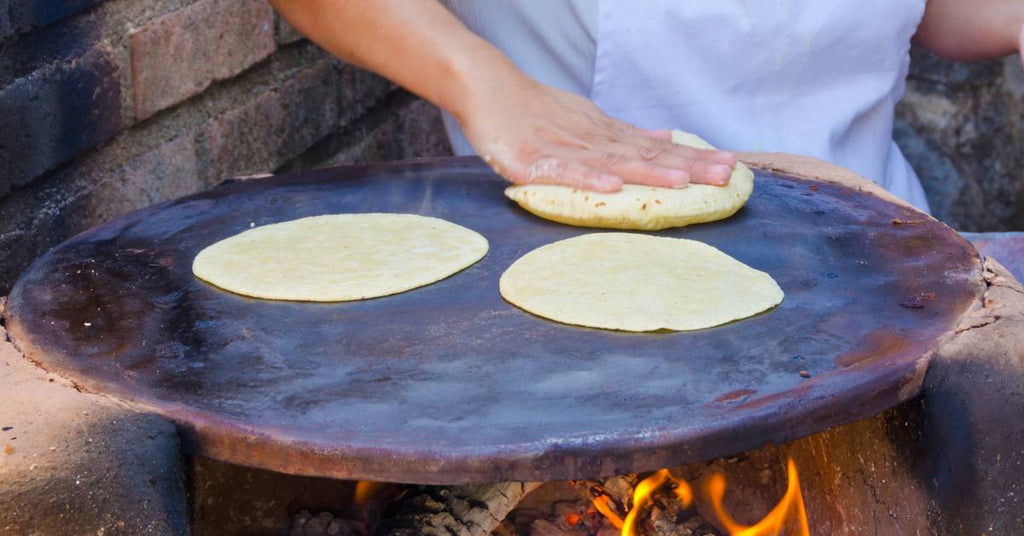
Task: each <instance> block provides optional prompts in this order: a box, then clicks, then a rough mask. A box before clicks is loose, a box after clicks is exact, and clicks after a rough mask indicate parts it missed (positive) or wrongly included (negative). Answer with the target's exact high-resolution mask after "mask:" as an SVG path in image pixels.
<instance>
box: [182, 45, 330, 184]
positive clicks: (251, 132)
mask: <svg viewBox="0 0 1024 536" xmlns="http://www.w3.org/2000/svg"><path fill="white" fill-rule="evenodd" d="M336 86H337V73H336V72H335V70H334V68H333V67H332V65H331V62H330V61H329V60H322V61H321V62H319V63H317V64H316V65H314V66H312V67H309V68H307V69H303V70H301V71H299V72H297V73H296V74H295V75H294V76H293V77H292V78H291V79H289V80H287V81H286V82H284V83H283V84H281V85H280V86H279V87H278V88H276V89H271V90H270V91H266V92H264V93H262V94H260V95H259V96H257V97H255V98H253V99H251V100H250V101H249V102H247V103H245V104H244V105H242V106H240V107H239V108H236V109H234V110H231V111H228V112H226V113H224V114H222V115H220V116H217V117H214V118H212V119H211V120H210V122H209V123H208V124H207V125H206V127H205V129H204V132H203V136H202V137H203V140H204V141H203V143H204V147H205V148H206V152H207V155H208V158H209V163H208V170H207V176H208V181H207V182H208V183H210V184H214V183H216V182H219V181H220V180H222V179H225V178H228V177H232V176H237V175H248V174H253V173H259V172H267V171H273V170H274V169H276V168H277V167H278V166H280V165H281V163H283V162H284V161H286V160H287V159H289V158H291V157H293V156H295V155H297V154H299V153H301V152H303V151H305V150H306V149H308V148H309V147H310V146H311V145H313V143H315V142H316V141H317V140H319V139H320V138H322V137H324V136H326V135H327V134H329V133H330V132H331V131H333V130H334V128H335V126H336V125H337V120H338V119H337V118H338V105H337V101H336V100H335V92H336V90H335V88H336Z"/></svg>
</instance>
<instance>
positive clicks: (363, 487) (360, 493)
mask: <svg viewBox="0 0 1024 536" xmlns="http://www.w3.org/2000/svg"><path fill="white" fill-rule="evenodd" d="M387 486H388V484H385V483H383V482H370V481H369V480H360V481H359V482H357V483H356V495H355V498H354V499H353V501H352V502H353V503H355V505H356V506H364V505H366V503H367V502H368V501H369V500H370V499H372V498H373V496H374V495H377V494H378V493H380V492H381V490H383V489H384V488H386V487H387Z"/></svg>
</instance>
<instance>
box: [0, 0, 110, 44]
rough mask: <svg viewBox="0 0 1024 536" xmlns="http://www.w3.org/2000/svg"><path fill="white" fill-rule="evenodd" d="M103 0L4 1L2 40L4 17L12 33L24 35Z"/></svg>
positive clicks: (0, 6) (2, 3) (0, 26)
mask: <svg viewBox="0 0 1024 536" xmlns="http://www.w3.org/2000/svg"><path fill="white" fill-rule="evenodd" d="M102 1H103V0H4V1H3V2H0V8H6V9H4V12H5V13H3V14H0V38H2V36H3V24H2V23H3V20H2V19H3V17H4V16H5V15H6V17H7V18H8V20H9V28H10V30H11V33H16V34H17V33H23V32H27V31H29V30H33V29H35V28H40V27H43V26H46V25H47V24H50V23H53V22H56V21H58V20H61V19H64V18H67V17H69V16H71V15H74V14H75V13H79V12H81V11H84V10H86V9H88V8H90V7H93V6H95V5H98V4H99V3H101V2H102Z"/></svg>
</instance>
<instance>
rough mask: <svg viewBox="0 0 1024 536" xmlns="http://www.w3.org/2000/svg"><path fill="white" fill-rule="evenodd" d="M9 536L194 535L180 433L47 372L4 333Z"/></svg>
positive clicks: (2, 457)
mask: <svg viewBox="0 0 1024 536" xmlns="http://www.w3.org/2000/svg"><path fill="white" fill-rule="evenodd" d="M0 369H2V371H3V373H2V374H0V400H3V411H2V412H0V504H2V505H3V508H0V534H3V535H8V534H9V535H21V534H107V535H136V534H138V535H168V536H171V535H173V536H178V535H185V534H189V518H188V505H187V502H186V500H185V493H184V491H185V490H184V483H183V480H184V472H183V466H182V463H181V459H180V455H179V453H178V440H177V435H176V433H175V430H174V427H173V426H172V425H171V424H170V423H169V422H167V421H166V420H164V419H163V418H160V417H157V416H155V415H149V414H145V413H137V412H135V411H132V410H130V409H127V408H125V407H124V406H122V405H119V404H116V403H113V402H112V401H110V400H107V399H105V398H103V397H99V396H94V395H87V394H83V393H80V392H78V391H77V390H76V389H75V388H74V387H73V386H71V385H70V384H69V383H68V382H66V381H64V380H62V379H61V378H59V377H57V376H54V375H50V374H46V373H44V372H43V371H42V370H41V369H39V368H37V367H35V366H34V365H32V364H31V363H29V361H28V360H27V359H25V358H24V357H23V356H22V355H21V354H20V353H19V352H18V351H17V350H15V348H14V347H13V346H12V345H11V344H10V343H9V342H7V341H6V333H5V332H4V331H3V328H0Z"/></svg>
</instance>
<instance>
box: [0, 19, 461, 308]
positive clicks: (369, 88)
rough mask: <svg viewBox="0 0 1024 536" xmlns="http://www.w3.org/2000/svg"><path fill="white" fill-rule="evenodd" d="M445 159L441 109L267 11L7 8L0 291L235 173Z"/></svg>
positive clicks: (0, 44) (0, 104)
mask: <svg viewBox="0 0 1024 536" xmlns="http://www.w3.org/2000/svg"><path fill="white" fill-rule="evenodd" d="M449 151H450V149H449V148H448V145H447V140H446V139H445V138H444V134H443V131H442V129H441V126H440V118H439V115H438V114H437V111H436V110H435V109H434V108H433V107H431V106H429V105H428V104H426V103H424V102H422V101H420V100H419V99H416V98H414V97H413V96H412V95H410V94H408V93H406V92H405V91H402V90H400V89H397V88H396V87H395V86H393V85H392V84H390V83H389V82H387V81H386V80H383V79H381V78H379V77H377V76H374V75H371V74H369V73H367V72H365V71H361V70H359V69H356V68H354V67H352V66H351V65H345V64H343V63H341V62H339V61H337V60H335V59H333V58H331V57H329V56H328V55H327V54H326V53H324V52H323V51H321V50H320V49H318V48H317V47H316V46H314V45H312V44H310V43H309V42H307V41H305V40H303V39H302V38H301V36H300V35H298V34H297V33H296V32H295V31H294V30H292V29H291V28H289V27H288V26H287V24H285V23H283V22H282V21H281V20H280V19H279V18H277V17H276V15H275V13H274V12H273V10H272V9H271V8H270V7H269V6H268V5H267V4H266V3H265V2H264V1H263V0H105V1H104V0H0V295H2V294H5V293H6V292H7V290H9V288H10V285H11V284H13V282H14V280H15V279H16V278H17V275H18V274H19V273H20V272H21V270H23V269H24V268H25V267H26V266H27V265H28V263H29V262H31V260H32V259H34V258H35V257H37V256H38V255H40V254H41V253H43V252H45V251H46V250H47V249H48V248H50V247H52V246H54V245H55V244H57V243H59V242H61V241H63V240H65V239H66V238H68V237H70V236H71V235H73V234H75V233H77V232H79V231H82V230H84V229H87V228H89V227H91V226H93V225H95V224H97V223H99V222H102V221H106V220H109V219H111V218H115V217H117V216H119V215H121V214H124V213H126V212H129V211H131V210H135V209H137V208H141V207H144V206H147V205H150V204H153V203H156V202H160V201H163V200H166V199H171V198H174V197H178V196H181V195H185V194H189V193H192V192H196V191H199V190H202V189H204V188H208V187H210V186H212V185H214V184H216V183H217V182H219V181H220V180H221V179H223V178H226V177H230V176H238V175H246V174H253V173H264V172H272V171H279V170H294V169H306V168H311V167H319V166H323V165H328V164H340V163H346V162H358V161H368V160H393V159H402V158H410V157H416V156H434V155H443V154H448V153H449Z"/></svg>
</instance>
